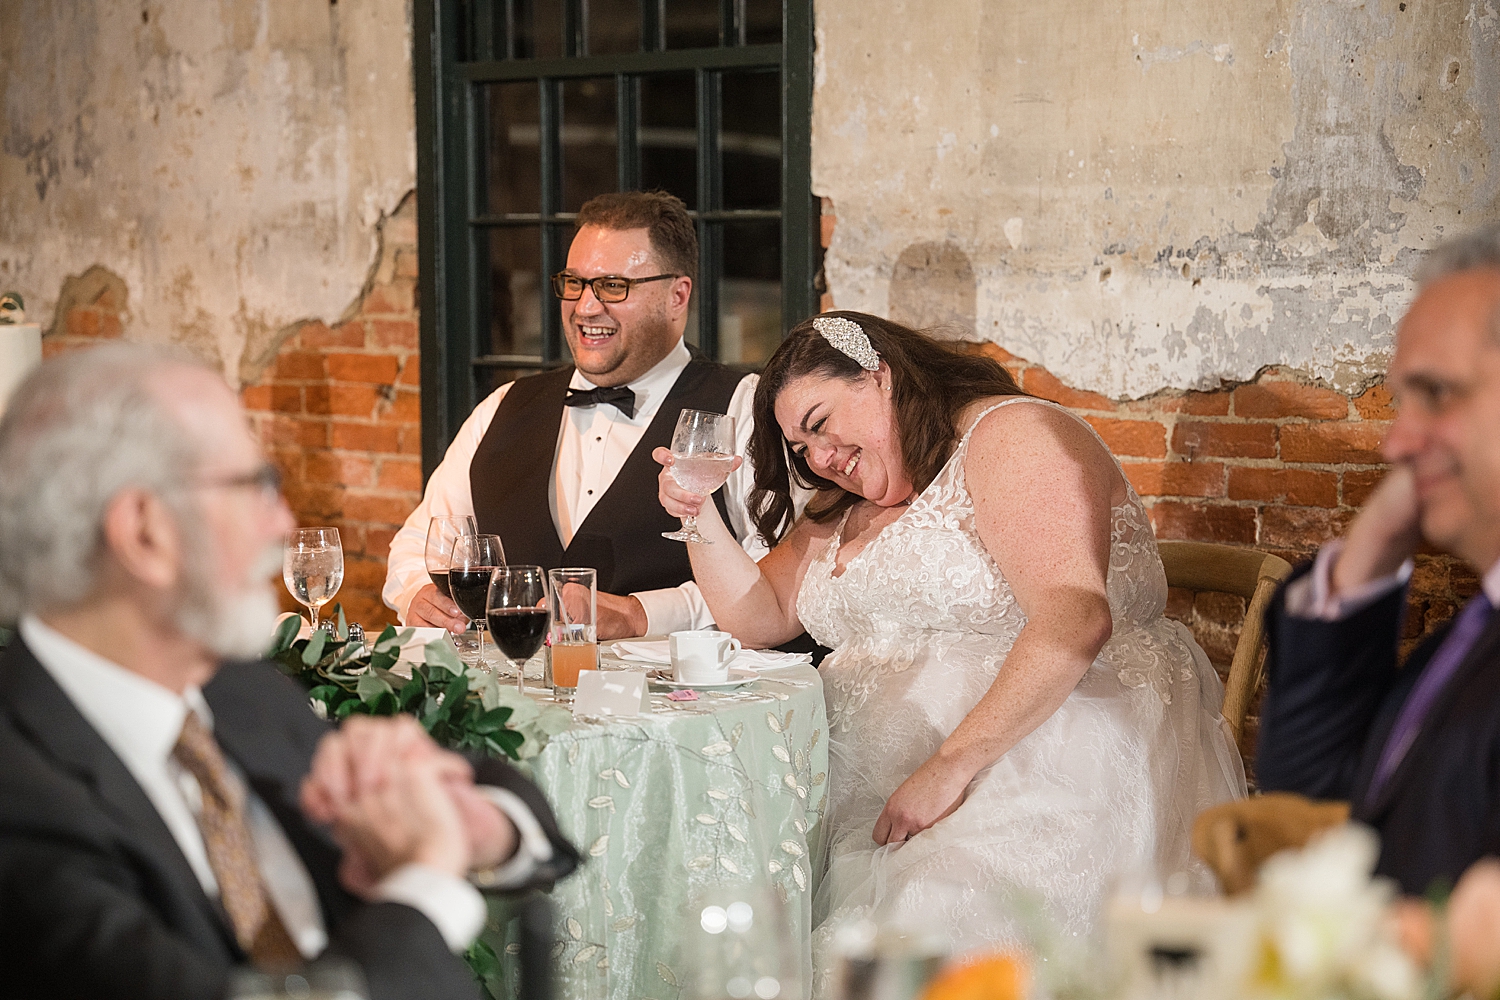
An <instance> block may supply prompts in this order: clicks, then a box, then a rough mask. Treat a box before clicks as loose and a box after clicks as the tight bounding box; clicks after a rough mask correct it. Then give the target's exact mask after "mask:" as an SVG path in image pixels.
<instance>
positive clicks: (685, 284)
mask: <svg viewBox="0 0 1500 1000" xmlns="http://www.w3.org/2000/svg"><path fill="white" fill-rule="evenodd" d="M692 299H693V279H692V278H689V277H688V276H687V275H685V274H684V275H682V276H681V277H679V278H673V279H672V288H671V290H670V291H668V292H667V307H668V308H669V309H670V310H671V314H672V316H673V317H674V318H675V317H677V316H680V315H681V314H683V313H685V312H687V307H688V303H689V302H691V301H692Z"/></svg>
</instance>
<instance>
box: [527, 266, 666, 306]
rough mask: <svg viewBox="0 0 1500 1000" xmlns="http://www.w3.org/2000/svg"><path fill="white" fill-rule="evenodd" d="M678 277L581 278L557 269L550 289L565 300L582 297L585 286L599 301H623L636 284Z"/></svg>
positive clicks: (621, 276)
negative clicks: (591, 290) (590, 289)
mask: <svg viewBox="0 0 1500 1000" xmlns="http://www.w3.org/2000/svg"><path fill="white" fill-rule="evenodd" d="M680 277H682V275H680V274H653V275H651V277H649V278H627V277H625V276H624V275H620V274H601V275H599V277H597V278H581V277H579V276H578V275H576V274H572V273H570V272H568V271H558V272H557V273H556V274H554V275H553V276H552V290H553V291H554V292H556V293H557V297H558V298H560V299H562V300H564V301H565V302H574V301H577V300H578V299H581V298H583V290H584V288H585V287H588V288H592V289H593V290H594V298H596V299H598V300H599V301H600V302H624V301H625V299H626V298H628V297H629V295H630V290H631V289H632V288H634V287H635V286H636V285H641V284H645V283H646V282H648V281H665V280H666V279H667V278H680Z"/></svg>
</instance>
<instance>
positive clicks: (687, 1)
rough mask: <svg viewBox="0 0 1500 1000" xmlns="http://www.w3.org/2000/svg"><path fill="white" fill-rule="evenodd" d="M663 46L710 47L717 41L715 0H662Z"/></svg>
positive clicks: (714, 45) (717, 20) (717, 15)
mask: <svg viewBox="0 0 1500 1000" xmlns="http://www.w3.org/2000/svg"><path fill="white" fill-rule="evenodd" d="M666 6H667V24H666V28H667V48H669V49H711V48H715V47H717V46H718V44H719V17H720V15H719V0H666Z"/></svg>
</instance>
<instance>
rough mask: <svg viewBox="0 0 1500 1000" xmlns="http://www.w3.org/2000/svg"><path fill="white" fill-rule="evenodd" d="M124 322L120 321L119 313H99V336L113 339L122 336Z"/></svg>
mask: <svg viewBox="0 0 1500 1000" xmlns="http://www.w3.org/2000/svg"><path fill="white" fill-rule="evenodd" d="M124 333H125V324H124V323H122V322H120V314H119V313H114V312H104V313H100V314H99V336H100V337H101V338H105V339H110V340H112V339H114V338H116V337H120V336H123V335H124Z"/></svg>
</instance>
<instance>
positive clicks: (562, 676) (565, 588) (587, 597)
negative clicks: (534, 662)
mask: <svg viewBox="0 0 1500 1000" xmlns="http://www.w3.org/2000/svg"><path fill="white" fill-rule="evenodd" d="M547 591H548V593H547V610H548V646H549V647H550V649H549V650H548V653H547V665H548V667H549V668H550V672H551V674H552V693H553V694H554V695H556V696H558V697H561V698H566V697H569V696H571V695H572V694H573V692H574V690H575V689H576V688H577V687H578V672H579V671H580V670H597V669H598V668H599V634H598V631H597V630H596V624H597V622H598V613H599V579H598V573H596V572H595V571H594V570H592V569H589V568H587V567H578V568H572V567H566V566H565V567H562V568H561V569H554V570H549V571H548V573H547Z"/></svg>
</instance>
